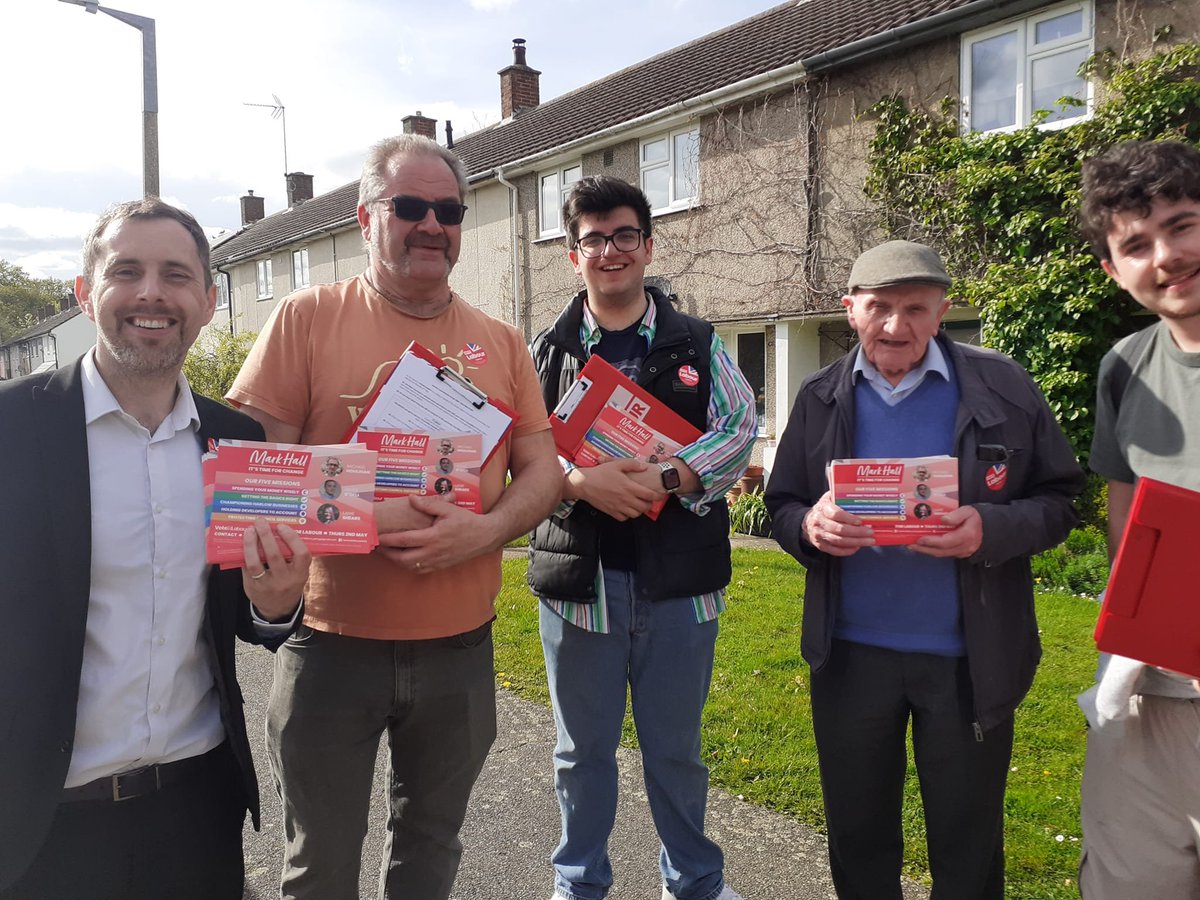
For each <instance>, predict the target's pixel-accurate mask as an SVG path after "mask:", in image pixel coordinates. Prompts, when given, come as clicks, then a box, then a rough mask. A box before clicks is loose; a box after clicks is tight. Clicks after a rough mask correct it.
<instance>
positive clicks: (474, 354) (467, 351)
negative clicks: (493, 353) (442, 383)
mask: <svg viewBox="0 0 1200 900" xmlns="http://www.w3.org/2000/svg"><path fill="white" fill-rule="evenodd" d="M462 354H463V356H465V357H466V358H467V359H469V360H470V361H471V362H473V363H475V365H477V366H482V365H483V364H484V363H486V362H487V361H488V355H487V351H486V350H484V349H483V347H481V346H479V344H464V345H463V348H462Z"/></svg>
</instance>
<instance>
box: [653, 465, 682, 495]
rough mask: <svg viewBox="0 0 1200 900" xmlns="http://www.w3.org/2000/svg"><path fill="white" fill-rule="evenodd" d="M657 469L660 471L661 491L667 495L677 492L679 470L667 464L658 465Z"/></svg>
mask: <svg viewBox="0 0 1200 900" xmlns="http://www.w3.org/2000/svg"><path fill="white" fill-rule="evenodd" d="M658 467H659V468H660V469H661V470H662V486H663V490H664V491H666V492H667V493H668V494H673V493H675V492H676V491H677V490H679V470H678V469H676V468H675V467H674V466H673V465H671V464H670V463H669V462H664V463H659V464H658Z"/></svg>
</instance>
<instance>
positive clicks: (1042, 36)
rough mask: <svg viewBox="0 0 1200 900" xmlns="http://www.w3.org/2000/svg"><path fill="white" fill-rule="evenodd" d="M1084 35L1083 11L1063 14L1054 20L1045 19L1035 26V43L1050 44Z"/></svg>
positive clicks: (1078, 10)
mask: <svg viewBox="0 0 1200 900" xmlns="http://www.w3.org/2000/svg"><path fill="white" fill-rule="evenodd" d="M1082 35H1083V10H1082V9H1077V10H1075V11H1074V12H1069V13H1063V15H1061V16H1055V17H1054V18H1053V19H1044V20H1043V21H1041V22H1038V23H1037V25H1036V26H1034V37H1033V42H1034V43H1035V44H1048V43H1050V42H1051V41H1058V40H1062V39H1063V38H1069V37H1076V36H1082Z"/></svg>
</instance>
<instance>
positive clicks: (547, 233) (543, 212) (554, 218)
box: [537, 159, 583, 238]
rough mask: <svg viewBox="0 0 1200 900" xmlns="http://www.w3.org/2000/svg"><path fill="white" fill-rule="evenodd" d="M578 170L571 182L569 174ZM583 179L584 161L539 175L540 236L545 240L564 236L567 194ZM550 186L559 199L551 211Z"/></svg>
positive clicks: (577, 161) (576, 161) (568, 164)
mask: <svg viewBox="0 0 1200 900" xmlns="http://www.w3.org/2000/svg"><path fill="white" fill-rule="evenodd" d="M576 169H577V170H578V174H577V175H576V176H575V177H574V178H573V179H572V180H571V181H567V178H568V177H570V175H569V173H571V172H573V171H575V170H576ZM582 177H583V161H582V160H578V159H577V160H575V161H574V162H571V163H567V164H566V165H565V166H560V167H559V168H557V169H554V170H552V171H549V172H539V173H538V180H537V186H538V236H539V237H544V238H551V237H561V236H562V235H563V233H564V232H563V222H562V208H563V204H564V203H566V202H567V194H569V193H570V192H571V187H572V186H573V185H574V184H575V182H576V181H578V180H579V179H580V178H582ZM547 182H548V183H549V186H550V187H551V188H552V189H553V190H554V192H555V196H556V197H557V198H558V200H557V205H556V206H555V207H554V208H553V209H551V208H549V207H548V206H547V205H546V191H545V187H546V186H547Z"/></svg>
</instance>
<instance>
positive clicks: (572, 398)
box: [550, 356, 701, 519]
mask: <svg viewBox="0 0 1200 900" xmlns="http://www.w3.org/2000/svg"><path fill="white" fill-rule="evenodd" d="M550 432H551V434H552V435H553V437H554V444H555V446H556V447H557V448H558V452H559V454H561V455H562V456H563V457H564V458H565V459H568V460H570V461H571V462H573V463H575V464H576V465H577V466H593V465H596V463H597V462H599V460H600V459H601V458H603V457H618V458H620V457H625V458H631V457H638V458H640V459H645V460H647V461H649V462H657V461H658V460H660V459H667V458H668V457H671V456H674V455H675V454H676V452H677V451H678V450H680V449H681V448H683V447H686V446H687V445H688V444H691V443H693V442H694V441H696V440H697V439H699V437H700V436H701V431H700V430H699V429H698V428H696V426H695V425H693V424H692V423H691V422H689V421H687V419H685V418H683V417H682V416H680V415H679V414H678V413H677V412H675V411H674V410H673V409H671V408H670V407H668V406H667V405H666V404H665V403H663V402H662V401H661V400H659V399H658V398H657V397H655V396H653V395H652V394H650V393H649V392H648V391H647V390H645V389H644V388H642V387H640V386H639V385H637V384H635V383H634V382H633V381H632V380H631V379H629V378H627V377H626V376H624V375H622V374H621V373H620V372H619V371H618V370H617V369H616V368H614V367H613V366H612V365H611V364H609V363H608V362H606V361H605V360H603V359H601V358H600V357H599V356H593V357H591V358H590V359H589V360H588V361H587V363H586V364H585V365H584V367H583V370H582V371H581V372H580V373H579V378H577V379H576V381H575V383H574V384H573V385H571V387H570V388H569V389H568V390H567V392H566V394H564V395H563V397H562V399H561V400H560V401H559V403H558V406H556V407H555V408H554V412H553V413H551V414H550ZM665 505H666V500H663V501H662V502H660V503H657V504H655V505H654V506H653V507H652V508H651V509H650V511H649V512H647V513H646V516H647V518H649V519H657V518H658V514H659V512H661V510H662V508H663V506H665Z"/></svg>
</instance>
